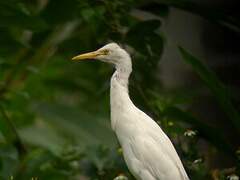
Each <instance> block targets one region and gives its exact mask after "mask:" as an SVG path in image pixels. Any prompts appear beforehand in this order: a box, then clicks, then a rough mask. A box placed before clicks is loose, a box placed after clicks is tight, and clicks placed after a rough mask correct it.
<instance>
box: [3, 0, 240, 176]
mask: <svg viewBox="0 0 240 180" xmlns="http://www.w3.org/2000/svg"><path fill="white" fill-rule="evenodd" d="M170 6H174V7H178V8H181V9H184V10H187V11H190V12H194V13H197V14H200V15H202V16H203V17H206V18H208V19H209V20H211V21H214V22H215V23H218V24H221V25H224V26H226V22H227V23H228V25H234V27H235V26H236V27H238V26H237V25H238V24H237V23H235V21H233V20H232V19H231V21H230V20H229V19H230V18H229V17H228V16H224V15H223V14H218V13H217V14H216V13H213V14H212V13H209V12H208V11H206V13H205V14H204V12H205V9H202V7H201V8H200V7H199V6H197V5H195V4H192V3H189V2H188V1H185V0H184V1H174V0H171V1H159V2H158V1H140V2H138V1H135V0H125V1H119V0H102V1H100V0H92V1H88V0H35V1H30V0H8V1H1V2H0V22H1V23H0V179H4V180H5V179H11V178H13V179H18V180H26V179H31V178H37V179H44V180H48V179H49V180H67V179H73V180H74V179H80V178H82V179H83V178H89V179H98V180H108V179H114V178H115V177H117V176H120V175H124V176H126V177H128V179H129V180H131V179H132V180H133V179H134V178H133V177H132V176H131V174H130V173H129V171H128V169H127V167H126V165H125V163H124V161H123V157H122V152H121V149H120V147H119V145H118V142H117V140H116V138H115V135H114V133H113V132H112V130H111V128H110V117H109V80H110V76H111V74H112V72H113V68H112V67H111V66H109V65H106V64H102V63H100V62H85V63H75V62H71V61H70V59H71V58H72V57H73V56H75V55H76V54H78V53H81V52H86V51H91V50H95V49H97V48H99V47H101V45H104V44H106V43H107V42H111V41H115V42H117V43H119V44H120V45H122V46H123V47H124V48H128V47H130V49H131V51H130V52H131V55H132V58H133V70H134V71H133V74H132V76H131V79H130V94H131V98H132V99H133V101H134V103H135V104H136V105H137V106H138V107H140V108H141V109H143V110H144V111H145V112H147V113H148V114H149V115H151V116H152V117H154V119H155V120H156V121H157V122H158V123H159V124H160V125H161V126H162V128H163V129H164V131H165V132H166V133H167V134H168V135H169V137H170V138H171V139H172V140H173V142H174V144H175V146H176V149H177V150H178V152H179V155H180V156H181V159H182V160H183V162H184V164H185V167H186V170H187V172H188V174H189V176H190V177H191V178H192V179H199V180H200V179H210V177H212V175H211V174H212V169H211V167H209V166H208V162H206V161H205V159H207V157H205V156H206V155H205V154H204V153H203V152H201V151H200V150H199V145H198V143H199V142H200V141H202V140H204V141H205V142H207V143H209V145H208V148H209V149H210V150H209V151H211V152H212V151H213V152H214V154H217V155H219V153H224V155H226V157H228V158H229V159H230V160H232V159H233V158H235V159H237V157H236V151H237V149H236V147H235V146H233V144H231V143H230V142H229V141H228V139H227V138H226V137H225V135H224V130H219V129H217V128H216V127H214V126H212V125H209V124H207V123H205V122H204V121H202V119H201V117H197V116H196V117H195V115H193V114H192V113H191V112H190V110H189V109H188V108H189V107H190V106H191V104H192V102H191V99H192V98H193V96H194V97H195V96H197V95H198V94H197V93H196V92H197V90H196V92H195V93H192V91H191V93H190V92H188V91H186V90H181V89H178V90H177V92H168V93H166V92H165V91H164V90H162V86H161V82H159V79H158V75H159V68H158V65H159V60H160V59H161V56H162V53H163V51H164V45H165V44H164V43H165V39H166V40H167V37H163V35H162V33H160V31H159V30H160V29H161V24H162V23H161V18H164V17H167V15H168V13H169V7H170ZM136 9H137V10H141V11H144V12H148V13H150V14H153V15H154V18H153V19H150V20H149V19H148V20H146V19H144V18H141V17H139V16H138V15H136V14H134V13H132V11H133V10H136ZM228 20H229V21H228ZM228 25H227V26H226V27H228V28H229V27H230V29H232V28H231V27H232V26H228ZM235 30H238V29H236V28H235ZM180 51H181V54H182V56H183V58H184V60H185V61H186V62H187V63H188V64H190V65H191V68H192V69H193V71H195V72H196V73H197V74H198V75H199V76H200V78H201V80H202V81H203V82H204V83H205V84H206V85H207V87H208V88H209V89H210V90H211V92H212V94H213V96H214V97H215V98H216V99H217V101H218V103H219V104H220V105H221V107H222V109H223V110H224V112H225V113H226V114H227V116H228V118H229V120H231V123H232V124H233V125H235V127H236V130H237V131H238V132H237V133H238V134H239V113H238V111H237V110H236V109H235V108H234V107H233V104H232V103H231V99H230V97H229V95H228V92H227V89H226V87H225V86H224V84H223V83H221V82H220V81H219V80H218V78H217V77H216V76H215V75H214V73H212V71H211V70H209V69H208V68H207V67H206V66H205V65H203V64H202V63H201V62H200V61H199V60H198V59H196V58H194V57H193V56H192V55H190V54H189V53H188V52H187V51H186V50H184V49H182V48H181V49H180ZM160 89H161V91H160ZM238 151H239V150H238ZM238 151H237V155H238V154H239V153H238ZM232 162H233V166H234V168H235V167H236V170H234V173H237V172H238V170H239V159H238V161H237V162H235V161H232ZM224 168H228V167H227V166H224ZM219 171H220V173H219V174H220V175H219V176H222V177H223V178H224V177H226V176H227V175H228V174H227V173H225V172H224V171H221V170H219Z"/></svg>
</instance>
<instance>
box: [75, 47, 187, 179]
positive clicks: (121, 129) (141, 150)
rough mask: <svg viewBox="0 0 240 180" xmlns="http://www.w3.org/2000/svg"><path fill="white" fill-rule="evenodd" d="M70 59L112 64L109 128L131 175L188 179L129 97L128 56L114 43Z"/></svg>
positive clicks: (168, 145) (162, 138)
mask: <svg viewBox="0 0 240 180" xmlns="http://www.w3.org/2000/svg"><path fill="white" fill-rule="evenodd" d="M72 59H73V60H84V59H97V60H100V61H103V62H107V63H112V64H114V65H115V68H116V71H115V73H114V74H113V76H112V78H111V94H110V98H111V126H112V129H113V130H114V131H115V133H116V135H117V138H118V140H119V143H120V145H121V147H122V150H123V156H124V160H125V162H126V164H127V166H128V168H129V170H130V172H131V173H132V174H133V175H134V176H135V177H136V178H137V179H138V180H189V178H188V176H187V174H186V172H185V169H184V167H183V165H182V162H181V160H180V158H179V156H178V154H177V152H176V150H175V148H174V146H173V144H172V143H171V141H170V139H169V138H168V136H167V135H166V134H165V133H164V132H163V131H162V129H161V128H160V127H159V126H158V124H157V123H156V122H155V121H153V120H152V119H151V118H150V117H149V116H148V115H146V114H145V113H144V112H143V111H141V110H139V109H138V108H137V107H136V106H135V105H134V104H133V102H132V101H131V99H130V97H129V94H128V78H129V76H130V74H131V72H132V62H131V58H130V56H129V54H128V53H127V52H126V51H125V50H124V49H122V48H121V47H119V46H118V45H117V44H116V43H110V44H107V45H105V46H104V47H102V48H100V49H98V50H96V51H93V52H90V53H85V54H81V55H78V56H75V57H74V58H72Z"/></svg>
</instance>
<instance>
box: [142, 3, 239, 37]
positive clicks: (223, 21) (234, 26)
mask: <svg viewBox="0 0 240 180" xmlns="http://www.w3.org/2000/svg"><path fill="white" fill-rule="evenodd" d="M143 2H144V3H146V2H147V3H148V2H149V1H143ZM152 4H155V6H157V5H159V4H160V5H161V4H164V5H167V6H170V7H174V8H178V9H182V10H184V11H188V12H191V13H193V14H197V15H200V16H202V17H203V18H205V19H206V20H208V21H211V22H213V23H215V24H218V25H220V26H222V27H226V28H228V29H230V30H232V31H235V32H237V33H240V23H239V20H238V19H237V18H236V17H234V16H231V15H229V13H227V12H225V10H224V9H217V8H209V7H207V6H205V5H203V4H200V3H196V2H193V1H189V0H155V1H154V3H152Z"/></svg>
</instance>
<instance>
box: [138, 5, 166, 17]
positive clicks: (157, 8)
mask: <svg viewBox="0 0 240 180" xmlns="http://www.w3.org/2000/svg"><path fill="white" fill-rule="evenodd" d="M140 9H141V10H143V11H147V12H150V13H152V14H154V15H157V16H161V17H166V16H167V15H168V14H169V6H167V5H165V4H158V3H153V2H150V3H148V4H145V5H143V6H141V7H140Z"/></svg>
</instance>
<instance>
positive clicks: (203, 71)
mask: <svg viewBox="0 0 240 180" xmlns="http://www.w3.org/2000/svg"><path fill="white" fill-rule="evenodd" d="M179 50H180V52H181V55H182V58H183V60H184V61H185V62H186V63H187V64H189V65H190V66H191V67H192V69H193V71H194V72H195V73H197V74H198V76H199V77H200V79H201V80H202V81H203V82H204V83H205V84H206V86H207V87H208V88H209V89H210V90H211V92H212V93H213V95H214V96H215V98H216V100H217V101H218V103H219V104H220V106H221V108H222V109H223V111H224V112H225V114H226V115H227V116H228V118H229V119H230V120H231V122H232V124H233V125H234V126H235V128H236V129H237V130H238V131H239V133H240V115H239V112H238V111H237V110H236V109H235V107H234V106H233V104H232V102H231V99H230V96H229V94H228V91H227V89H226V87H225V86H224V85H223V84H222V82H221V81H220V80H219V79H218V78H217V76H216V75H215V73H214V72H213V71H212V70H210V69H209V68H208V67H207V66H206V65H205V64H203V63H202V62H201V61H200V60H199V59H197V58H196V57H194V56H193V55H191V54H190V53H189V52H187V51H186V50H185V49H184V48H182V47H179Z"/></svg>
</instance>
